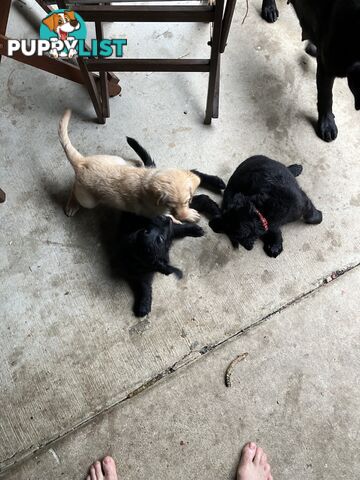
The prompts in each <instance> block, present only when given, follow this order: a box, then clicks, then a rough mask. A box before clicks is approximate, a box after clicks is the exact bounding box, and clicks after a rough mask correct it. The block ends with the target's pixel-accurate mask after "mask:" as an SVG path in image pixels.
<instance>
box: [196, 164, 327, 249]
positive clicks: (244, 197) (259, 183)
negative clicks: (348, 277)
mask: <svg viewBox="0 0 360 480" xmlns="http://www.w3.org/2000/svg"><path fill="white" fill-rule="evenodd" d="M301 172H302V166H301V165H290V166H289V167H285V166H284V165H283V164H282V163H280V162H277V161H275V160H271V159H270V158H267V157H264V156H261V155H258V156H255V157H250V158H248V159H247V160H245V161H244V162H243V163H241V164H240V165H239V167H238V168H237V169H236V170H235V172H234V173H233V175H232V176H231V178H230V180H229V183H228V185H227V187H226V189H225V192H224V197H223V203H222V206H221V209H220V208H219V206H218V205H217V204H216V203H215V202H214V201H213V200H211V199H210V198H209V197H208V196H207V195H197V196H195V197H194V198H193V201H192V204H191V206H192V207H193V208H195V209H196V210H198V211H199V212H203V213H205V214H207V215H208V216H210V222H209V225H210V227H211V228H212V229H213V230H214V232H217V233H225V234H226V235H227V236H228V237H229V239H230V241H231V243H232V245H233V246H234V248H237V247H238V246H239V244H240V245H242V246H243V247H245V248H246V249H247V250H251V249H252V248H253V246H254V243H255V241H256V239H258V238H261V239H262V240H263V242H264V250H265V252H266V253H267V255H269V257H277V256H278V255H279V254H280V253H281V252H282V250H283V241H282V234H281V226H282V225H285V224H286V223H289V222H294V221H295V220H299V219H300V218H301V217H303V219H304V221H305V222H306V223H311V224H317V223H320V222H321V221H322V213H321V212H320V211H319V210H316V208H315V207H314V205H313V204H312V202H311V200H310V199H309V198H308V196H307V195H306V193H305V192H303V191H302V190H301V188H300V186H299V184H298V183H297V181H296V179H295V177H297V176H298V175H300V174H301Z"/></svg>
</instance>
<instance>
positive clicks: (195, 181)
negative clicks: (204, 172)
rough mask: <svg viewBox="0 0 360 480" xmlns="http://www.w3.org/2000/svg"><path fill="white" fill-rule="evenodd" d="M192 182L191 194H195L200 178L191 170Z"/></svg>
mask: <svg viewBox="0 0 360 480" xmlns="http://www.w3.org/2000/svg"><path fill="white" fill-rule="evenodd" d="M190 183H191V187H190V195H191V196H193V195H194V193H195V190H196V189H197V188H198V186H199V185H200V178H199V177H198V176H197V175H195V173H192V172H191V176H190Z"/></svg>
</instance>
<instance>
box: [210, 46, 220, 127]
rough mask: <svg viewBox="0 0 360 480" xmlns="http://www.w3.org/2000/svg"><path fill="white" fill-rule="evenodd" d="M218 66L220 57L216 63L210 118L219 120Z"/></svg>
mask: <svg viewBox="0 0 360 480" xmlns="http://www.w3.org/2000/svg"><path fill="white" fill-rule="evenodd" d="M220 65H221V55H219V61H218V65H217V71H216V82H215V91H214V102H213V114H212V118H219V94H220Z"/></svg>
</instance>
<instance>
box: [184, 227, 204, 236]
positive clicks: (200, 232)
mask: <svg viewBox="0 0 360 480" xmlns="http://www.w3.org/2000/svg"><path fill="white" fill-rule="evenodd" d="M204 235H205V231H204V229H203V228H201V227H199V225H191V228H189V230H188V232H187V236H188V237H203V236H204Z"/></svg>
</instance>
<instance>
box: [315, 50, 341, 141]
mask: <svg viewBox="0 0 360 480" xmlns="http://www.w3.org/2000/svg"><path fill="white" fill-rule="evenodd" d="M334 81H335V77H334V76H333V75H329V74H328V73H327V72H326V71H325V68H324V66H323V65H322V63H321V60H320V59H319V58H318V60H317V72H316V83H317V90H318V114H319V118H318V135H319V137H320V138H322V139H323V140H325V142H332V141H333V140H335V138H336V137H337V134H338V129H337V126H336V123H335V117H334V114H333V111H332V104H333V96H332V89H333V86H334Z"/></svg>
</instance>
